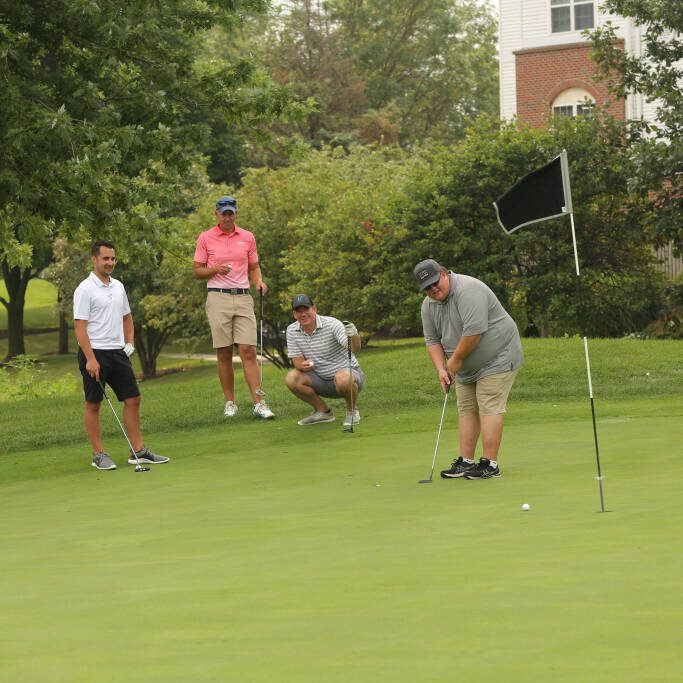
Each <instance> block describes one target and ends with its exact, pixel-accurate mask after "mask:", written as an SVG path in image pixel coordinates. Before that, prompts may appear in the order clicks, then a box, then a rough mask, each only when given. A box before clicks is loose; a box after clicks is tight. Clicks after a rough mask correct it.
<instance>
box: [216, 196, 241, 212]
mask: <svg viewBox="0 0 683 683" xmlns="http://www.w3.org/2000/svg"><path fill="white" fill-rule="evenodd" d="M216 211H218V213H225V212H226V211H232V212H233V213H237V200H236V199H233V198H232V197H230V196H228V195H227V194H226V195H223V196H222V197H221V198H220V199H219V200H218V201H217V202H216Z"/></svg>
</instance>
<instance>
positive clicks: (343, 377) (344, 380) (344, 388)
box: [334, 370, 358, 411]
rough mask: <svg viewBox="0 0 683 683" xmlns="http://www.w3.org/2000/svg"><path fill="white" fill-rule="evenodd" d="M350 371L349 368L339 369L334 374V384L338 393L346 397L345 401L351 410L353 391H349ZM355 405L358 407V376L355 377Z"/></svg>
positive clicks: (348, 409)
mask: <svg viewBox="0 0 683 683" xmlns="http://www.w3.org/2000/svg"><path fill="white" fill-rule="evenodd" d="M349 380H350V377H349V371H348V370H338V371H337V372H336V373H335V375H334V386H335V389H336V390H337V393H338V394H339V395H340V396H343V397H344V402H345V403H346V410H347V411H350V410H351V409H352V404H351V392H350V391H349ZM353 406H355V407H356V408H358V385H357V384H356V378H355V377H354V378H353Z"/></svg>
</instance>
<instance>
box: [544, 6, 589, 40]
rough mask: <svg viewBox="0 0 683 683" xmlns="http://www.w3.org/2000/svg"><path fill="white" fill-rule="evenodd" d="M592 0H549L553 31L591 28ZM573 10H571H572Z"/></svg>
mask: <svg viewBox="0 0 683 683" xmlns="http://www.w3.org/2000/svg"><path fill="white" fill-rule="evenodd" d="M593 4H594V3H593V0H550V23H551V30H552V32H553V33H560V32H562V31H582V30H583V29H585V28H593V26H594V25H595V17H594V11H593ZM572 10H573V11H572Z"/></svg>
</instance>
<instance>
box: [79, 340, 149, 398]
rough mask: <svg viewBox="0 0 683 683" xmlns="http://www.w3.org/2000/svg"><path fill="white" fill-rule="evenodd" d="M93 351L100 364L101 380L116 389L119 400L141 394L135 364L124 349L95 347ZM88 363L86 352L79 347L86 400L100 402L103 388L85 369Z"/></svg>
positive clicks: (80, 368) (80, 367)
mask: <svg viewBox="0 0 683 683" xmlns="http://www.w3.org/2000/svg"><path fill="white" fill-rule="evenodd" d="M93 353H94V354H95V358H96V359H97V362H98V363H99V364H100V381H101V382H102V383H103V384H108V385H109V386H110V387H111V388H112V389H113V390H114V393H115V394H116V398H118V399H119V401H123V400H124V399H126V398H135V397H136V396H139V395H140V389H139V388H138V382H137V380H136V379H135V373H134V372H133V366H132V365H131V363H130V359H129V358H128V356H126V354H125V353H124V352H123V349H111V350H109V349H106V350H103V349H93ZM86 363H87V360H86V358H85V354H84V353H83V351H82V350H81V349H78V368H79V370H80V371H81V375H83V391H84V392H85V400H86V401H87V402H88V403H100V402H101V401H102V399H103V395H102V389H101V388H100V385H99V384H98V383H97V380H96V379H95V378H93V377H91V376H90V375H89V374H88V371H87V370H86V369H85V365H86Z"/></svg>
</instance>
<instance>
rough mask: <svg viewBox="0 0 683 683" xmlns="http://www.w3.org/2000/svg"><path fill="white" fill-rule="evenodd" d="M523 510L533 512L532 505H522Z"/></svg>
mask: <svg viewBox="0 0 683 683" xmlns="http://www.w3.org/2000/svg"><path fill="white" fill-rule="evenodd" d="M522 510H531V505H529V503H524V505H522Z"/></svg>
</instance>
